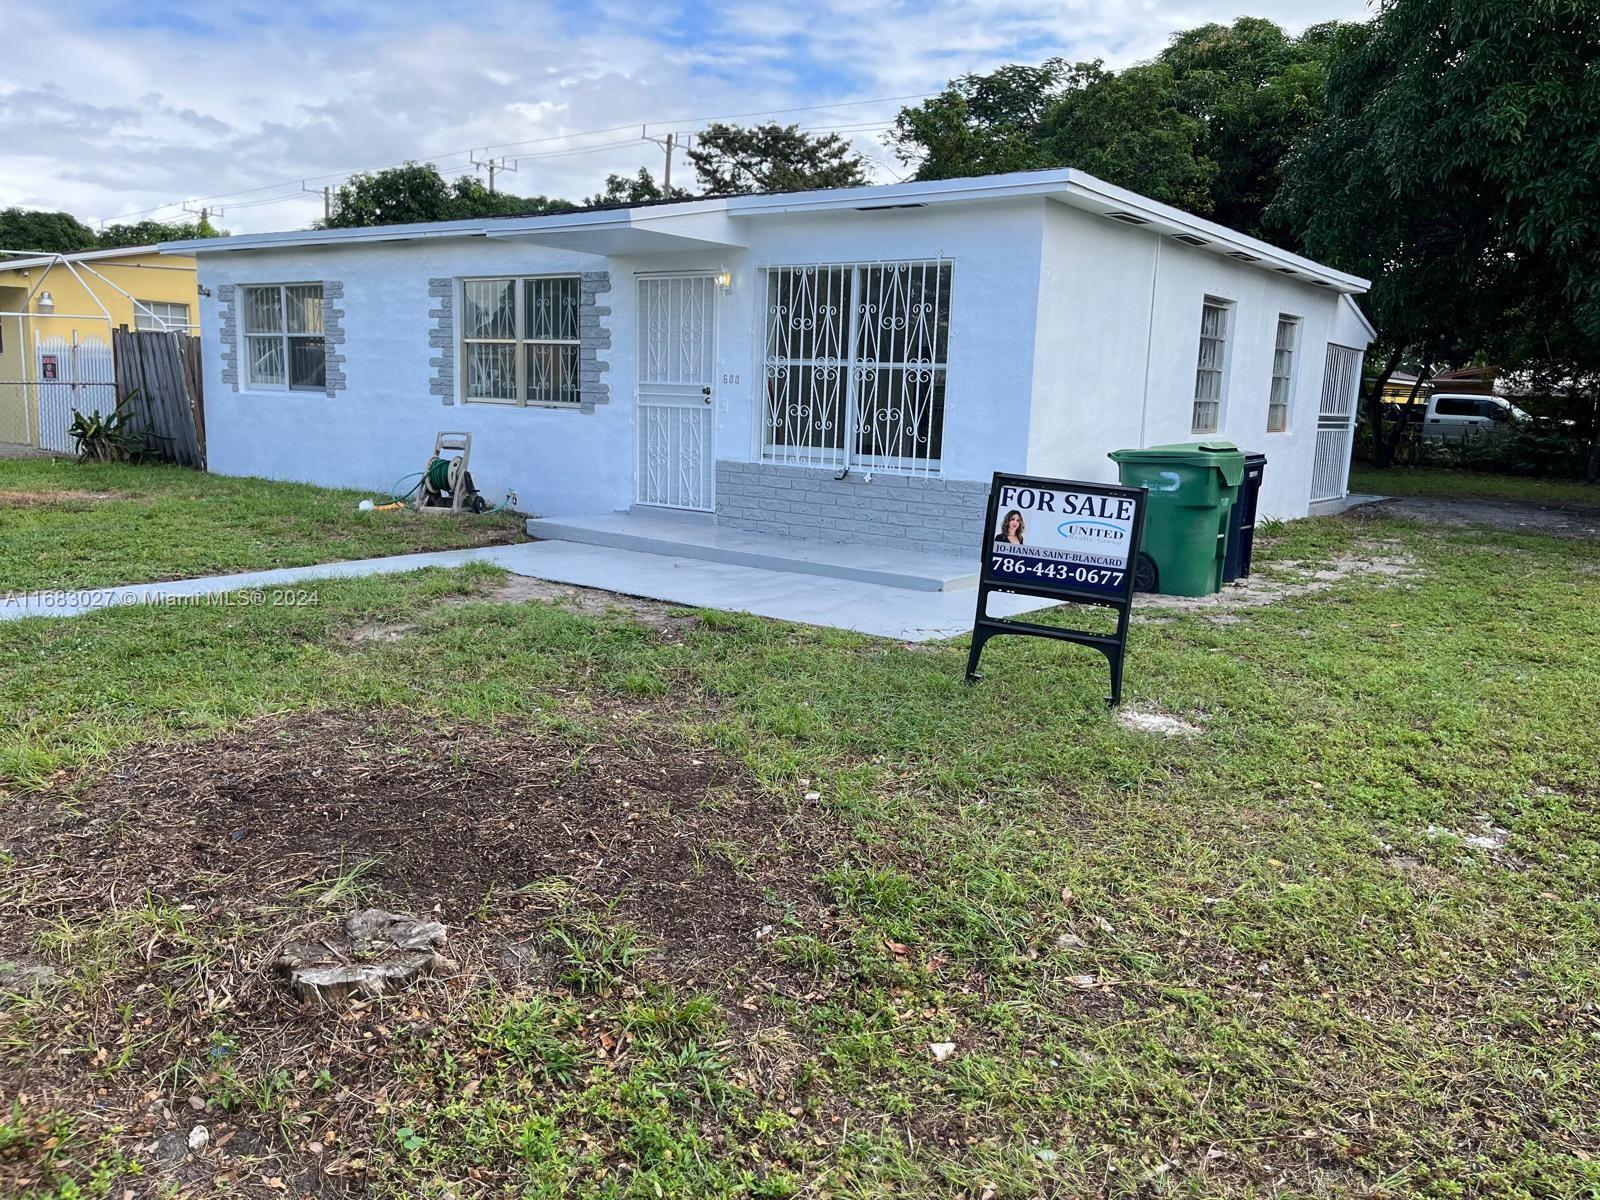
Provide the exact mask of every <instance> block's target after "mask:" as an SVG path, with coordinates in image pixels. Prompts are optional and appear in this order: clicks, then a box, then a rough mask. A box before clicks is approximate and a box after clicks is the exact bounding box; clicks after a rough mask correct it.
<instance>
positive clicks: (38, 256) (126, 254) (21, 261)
mask: <svg viewBox="0 0 1600 1200" xmlns="http://www.w3.org/2000/svg"><path fill="white" fill-rule="evenodd" d="M8 253H15V254H20V255H22V256H23V257H20V258H0V271H14V270H16V269H18V268H19V267H20V268H28V267H42V266H46V265H47V264H49V263H58V262H94V261H97V260H99V259H105V258H131V257H133V256H134V255H135V254H172V253H179V254H187V253H188V251H185V250H180V251H172V250H168V249H166V248H165V247H164V246H118V247H116V248H115V249H112V250H79V251H76V252H75V253H72V254H47V253H44V252H42V251H29V250H18V251H8V250H6V249H5V248H4V247H0V254H8Z"/></svg>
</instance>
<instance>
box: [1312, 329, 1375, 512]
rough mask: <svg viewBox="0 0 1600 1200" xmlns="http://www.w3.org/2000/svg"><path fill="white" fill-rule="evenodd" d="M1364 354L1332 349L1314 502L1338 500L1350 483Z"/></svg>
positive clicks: (1324, 378)
mask: <svg viewBox="0 0 1600 1200" xmlns="http://www.w3.org/2000/svg"><path fill="white" fill-rule="evenodd" d="M1361 357H1362V355H1361V351H1359V350H1353V349H1351V348H1350V347H1349V346H1335V345H1332V344H1331V343H1330V344H1329V346H1328V361H1327V364H1326V366H1325V367H1324V368H1323V372H1322V404H1321V407H1320V408H1319V409H1318V410H1317V453H1316V460H1315V461H1314V462H1313V463H1312V467H1311V500H1312V502H1313V503H1315V502H1316V501H1318V500H1337V499H1339V498H1340V497H1341V496H1343V495H1344V494H1345V490H1346V488H1347V487H1348V486H1349V483H1350V443H1351V438H1352V436H1353V435H1354V433H1355V425H1356V393H1357V391H1358V389H1359V388H1360V386H1361Z"/></svg>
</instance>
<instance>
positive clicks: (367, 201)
mask: <svg viewBox="0 0 1600 1200" xmlns="http://www.w3.org/2000/svg"><path fill="white" fill-rule="evenodd" d="M572 207H573V206H572V205H571V204H570V203H568V202H567V201H565V200H556V199H551V198H549V197H546V196H519V195H516V194H514V193H511V192H491V191H490V190H489V189H488V188H486V187H484V186H483V183H482V182H481V181H480V180H478V179H476V178H474V177H473V176H471V175H462V176H459V177H458V178H457V179H455V180H454V181H453V182H449V181H446V180H445V178H444V176H442V175H441V174H439V168H438V167H436V166H434V165H433V164H432V163H414V162H412V163H406V164H405V165H404V166H402V167H390V168H389V169H387V170H384V171H373V172H371V173H368V174H361V175H352V176H351V177H350V178H349V180H348V181H346V182H345V183H343V184H341V185H340V186H339V187H338V188H337V189H336V190H335V191H334V193H333V203H332V205H331V212H330V215H329V217H328V219H327V220H326V221H323V222H320V223H319V226H320V227H321V228H325V229H346V228H350V227H352V226H361V225H406V224H412V223H415V222H421V221H461V220H471V219H473V218H476V217H510V216H536V215H538V214H540V213H546V212H565V211H568V210H570V209H571V208H572Z"/></svg>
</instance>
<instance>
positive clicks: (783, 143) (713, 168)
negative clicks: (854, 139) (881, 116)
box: [689, 121, 867, 195]
mask: <svg viewBox="0 0 1600 1200" xmlns="http://www.w3.org/2000/svg"><path fill="white" fill-rule="evenodd" d="M689 161H690V162H691V163H693V164H694V169H695V174H696V175H698V176H699V177H700V183H701V186H702V187H703V188H704V189H705V190H706V191H707V192H709V193H712V194H713V195H722V194H730V193H747V192H797V191H807V190H810V189H813V188H836V187H857V186H860V185H861V184H864V183H866V182H867V163H866V160H865V159H864V158H862V157H861V155H860V154H858V153H856V151H854V150H852V149H851V147H850V143H849V142H848V141H846V140H845V139H844V138H843V137H840V136H839V135H838V134H837V133H829V134H824V135H821V136H818V135H817V134H812V133H806V132H804V131H803V130H801V128H800V127H799V126H798V125H779V124H778V123H777V122H776V121H772V122H768V123H767V124H765V125H750V126H744V125H723V124H720V123H713V124H711V125H708V126H706V128H705V129H704V130H702V131H701V133H700V134H699V136H698V137H696V138H695V141H694V145H692V146H691V147H690V148H689Z"/></svg>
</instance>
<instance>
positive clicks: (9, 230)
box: [0, 208, 227, 254]
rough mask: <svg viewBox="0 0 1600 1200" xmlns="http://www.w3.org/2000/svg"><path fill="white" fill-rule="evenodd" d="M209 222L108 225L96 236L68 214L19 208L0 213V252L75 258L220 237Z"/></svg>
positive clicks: (219, 231) (143, 222)
mask: <svg viewBox="0 0 1600 1200" xmlns="http://www.w3.org/2000/svg"><path fill="white" fill-rule="evenodd" d="M226 234H227V231H226V230H221V229H216V228H214V227H213V226H212V224H211V223H210V222H209V221H194V222H189V223H183V224H173V223H169V222H166V221H139V222H137V223H136V224H132V225H108V226H106V227H105V228H104V229H102V230H100V232H99V233H96V232H95V231H94V230H93V229H90V228H89V227H88V226H87V225H85V224H84V223H83V222H82V221H80V220H78V218H76V217H74V216H73V215H72V214H71V213H64V212H38V211H34V210H29V209H22V208H8V209H5V210H4V211H0V250H42V251H45V252H47V253H51V254H75V253H78V252H79V251H83V250H115V249H118V248H120V247H123V246H153V245H155V244H156V243H157V242H176V241H183V240H185V239H188V238H203V237H224V236H226Z"/></svg>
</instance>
